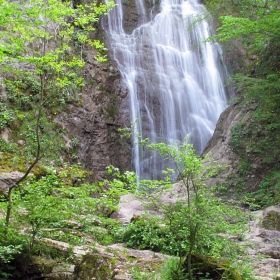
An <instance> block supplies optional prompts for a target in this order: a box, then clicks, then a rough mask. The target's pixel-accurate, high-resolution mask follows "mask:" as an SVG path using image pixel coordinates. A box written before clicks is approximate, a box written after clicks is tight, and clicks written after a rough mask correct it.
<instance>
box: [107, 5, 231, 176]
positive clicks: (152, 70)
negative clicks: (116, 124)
mask: <svg viewBox="0 0 280 280" xmlns="http://www.w3.org/2000/svg"><path fill="white" fill-rule="evenodd" d="M135 1H136V3H135V5H136V7H137V13H138V17H137V18H138V25H137V27H136V28H135V29H134V30H133V31H132V32H129V33H128V32H125V30H124V27H123V17H124V13H123V3H122V1H121V0H116V1H115V2H116V4H117V5H116V7H115V8H114V9H113V10H112V11H111V12H110V13H109V15H108V18H107V22H106V27H104V28H105V30H106V32H107V34H108V37H109V41H110V49H111V52H112V54H113V57H114V59H115V60H116V61H117V64H118V68H119V71H120V72H121V75H122V78H123V80H124V82H125V84H126V85H127V87H128V90H129V95H130V111H131V121H132V122H135V121H136V120H137V121H136V123H135V126H134V136H135V137H136V135H137V134H140V135H142V137H143V138H149V139H150V140H151V142H165V143H168V142H169V141H171V142H175V141H176V140H180V141H182V140H183V139H184V137H185V136H188V137H189V142H191V143H193V144H194V147H195V149H196V152H197V153H198V154H199V153H201V152H202V151H203V149H204V147H205V145H206V144H207V142H208V140H209V139H210V137H211V136H212V134H213V132H214V129H215V125H216V122H217V120H218V117H219V115H220V113H221V112H222V111H223V110H224V109H225V107H226V101H227V94H226V91H225V88H224V84H225V79H224V78H223V76H226V74H225V68H224V67H223V63H222V58H221V57H222V56H221V49H220V47H219V45H218V44H216V43H202V41H203V40H205V39H206V38H208V37H209V36H210V35H211V34H212V33H211V26H210V25H209V23H208V22H207V21H206V20H197V19H198V18H199V17H200V16H201V15H205V13H206V12H207V11H206V10H205V7H204V6H203V5H202V4H200V3H199V1H198V0H161V2H160V10H159V12H158V13H157V14H155V15H154V14H153V10H151V12H147V10H146V9H145V2H144V1H145V0H135ZM132 2H133V0H132ZM194 22H195V23H194ZM223 71H224V72H223ZM133 159H134V169H135V171H136V173H137V175H138V176H139V178H140V179H147V178H149V179H158V178H160V177H161V170H162V169H164V168H166V166H165V164H164V163H163V161H162V159H161V158H159V157H158V156H157V155H155V154H154V153H152V152H151V151H147V150H145V149H144V148H143V147H139V146H138V145H134V147H133Z"/></svg>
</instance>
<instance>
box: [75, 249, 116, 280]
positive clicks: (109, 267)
mask: <svg viewBox="0 0 280 280" xmlns="http://www.w3.org/2000/svg"><path fill="white" fill-rule="evenodd" d="M114 263H115V260H114V259H112V258H108V257H106V256H102V255H100V254H99V253H89V254H87V255H85V256H84V257H83V258H82V260H81V261H80V262H79V263H78V264H76V266H75V275H76V277H77V278H76V279H80V280H83V279H96V280H105V279H111V278H112V276H113V270H114Z"/></svg>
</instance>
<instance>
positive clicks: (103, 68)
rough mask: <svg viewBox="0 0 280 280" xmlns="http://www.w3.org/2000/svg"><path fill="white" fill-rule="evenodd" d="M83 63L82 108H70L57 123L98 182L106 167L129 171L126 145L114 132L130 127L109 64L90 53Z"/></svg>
mask: <svg viewBox="0 0 280 280" xmlns="http://www.w3.org/2000/svg"><path fill="white" fill-rule="evenodd" d="M86 61H87V64H86V69H85V70H86V71H85V73H86V76H85V80H86V87H85V88H84V91H83V92H82V93H81V95H82V106H80V107H77V106H73V105H72V106H71V107H70V114H67V113H64V114H62V115H61V116H59V118H58V122H60V123H62V124H63V125H64V126H65V127H66V129H67V131H68V133H69V134H70V135H71V137H72V138H74V139H77V146H78V157H79V160H80V161H81V162H82V165H83V167H84V168H86V169H88V170H92V171H93V172H94V178H95V179H98V178H100V177H103V176H104V175H105V173H106V166H108V165H109V164H113V165H115V166H117V167H119V168H120V169H121V170H128V169H130V165H131V159H130V157H131V151H130V142H129V140H126V139H124V138H121V137H120V133H119V132H118V128H120V127H129V126H130V121H129V108H128V104H127V103H128V100H127V99H128V96H127V89H126V88H125V86H124V85H123V84H122V81H121V77H120V74H119V72H118V70H117V69H116V67H115V66H114V65H113V62H112V61H111V62H109V63H105V64H100V63H98V62H97V61H96V60H95V59H94V52H93V51H92V50H88V51H87V53H86Z"/></svg>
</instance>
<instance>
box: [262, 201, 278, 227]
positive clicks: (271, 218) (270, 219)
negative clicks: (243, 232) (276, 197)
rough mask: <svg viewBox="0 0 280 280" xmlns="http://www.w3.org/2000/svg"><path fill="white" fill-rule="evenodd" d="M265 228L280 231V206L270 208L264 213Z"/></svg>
mask: <svg viewBox="0 0 280 280" xmlns="http://www.w3.org/2000/svg"><path fill="white" fill-rule="evenodd" d="M262 224H263V227H264V228H265V229H268V230H277V231H280V206H270V207H268V208H267V209H265V211H264V217H263V223H262Z"/></svg>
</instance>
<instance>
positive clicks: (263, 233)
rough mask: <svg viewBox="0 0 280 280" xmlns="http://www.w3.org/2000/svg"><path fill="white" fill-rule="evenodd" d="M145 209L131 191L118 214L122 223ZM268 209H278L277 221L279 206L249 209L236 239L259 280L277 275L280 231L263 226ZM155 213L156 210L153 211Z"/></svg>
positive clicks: (279, 275)
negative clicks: (242, 235) (244, 230)
mask: <svg viewBox="0 0 280 280" xmlns="http://www.w3.org/2000/svg"><path fill="white" fill-rule="evenodd" d="M178 190H180V188H178V184H177V185H176V186H175V190H173V193H172V194H171V193H169V195H168V194H165V195H164V197H163V202H164V203H168V202H170V199H171V198H172V199H174V197H176V196H174V193H177V194H179V195H180V193H178ZM144 212H145V206H144V205H143V203H141V201H140V200H139V199H137V198H136V197H135V196H134V195H132V194H127V195H125V196H123V197H122V198H121V201H120V210H119V212H118V218H119V219H120V220H121V221H122V222H123V223H129V222H130V220H131V218H132V217H133V216H135V215H136V216H139V215H141V214H143V213H144ZM270 213H277V215H278V219H279V221H280V207H279V206H272V207H269V208H267V209H266V210H259V211H254V212H252V219H251V221H250V222H249V225H248V226H249V230H248V231H247V233H246V236H245V239H244V240H242V241H240V240H239V239H238V238H236V242H238V243H240V244H242V245H244V246H246V247H247V252H248V255H249V256H250V258H251V259H252V266H253V270H254V272H255V275H256V277H258V279H261V280H275V279H280V231H279V228H278V230H277V229H276V226H275V227H273V226H271V227H268V228H269V229H268V228H267V226H266V228H265V227H264V225H265V224H266V221H268V220H269V216H270ZM153 214H158V215H160V214H159V213H155V212H154V213H153Z"/></svg>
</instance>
